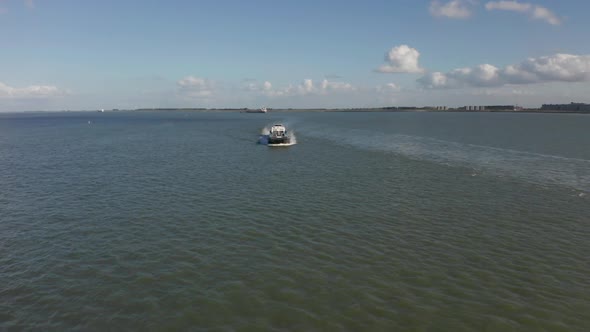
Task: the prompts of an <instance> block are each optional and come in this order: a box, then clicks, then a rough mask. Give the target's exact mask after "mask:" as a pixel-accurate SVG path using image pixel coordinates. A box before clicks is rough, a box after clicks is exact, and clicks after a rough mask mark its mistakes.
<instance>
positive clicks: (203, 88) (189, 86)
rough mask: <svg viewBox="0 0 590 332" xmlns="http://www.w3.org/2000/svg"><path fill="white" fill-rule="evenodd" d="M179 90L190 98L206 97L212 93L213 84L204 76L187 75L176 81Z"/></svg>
mask: <svg viewBox="0 0 590 332" xmlns="http://www.w3.org/2000/svg"><path fill="white" fill-rule="evenodd" d="M176 85H177V86H178V89H179V92H180V93H181V94H183V95H185V96H187V97H191V98H207V97H210V96H211V95H213V92H214V89H213V84H212V83H211V82H210V81H209V80H207V79H204V78H200V77H194V76H187V77H185V78H183V79H181V80H179V81H178V82H176Z"/></svg>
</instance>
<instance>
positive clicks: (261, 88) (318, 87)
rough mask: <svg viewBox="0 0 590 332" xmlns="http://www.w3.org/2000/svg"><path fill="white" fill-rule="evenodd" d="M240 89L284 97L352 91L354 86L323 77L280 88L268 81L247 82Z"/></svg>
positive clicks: (268, 95)
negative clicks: (320, 79)
mask: <svg viewBox="0 0 590 332" xmlns="http://www.w3.org/2000/svg"><path fill="white" fill-rule="evenodd" d="M242 90H244V91H247V92H253V93H256V94H258V95H263V96H267V97H281V96H285V97H286V96H306V95H327V94H332V93H339V92H346V91H354V90H356V88H355V87H354V86H352V84H350V83H346V82H333V81H329V80H327V79H324V80H322V81H321V82H320V83H319V84H316V83H314V81H313V80H312V79H310V78H307V79H304V80H303V81H302V82H301V83H300V84H295V85H294V84H288V85H287V86H284V87H280V88H274V87H273V85H272V83H271V82H269V81H264V82H263V83H257V82H247V84H246V85H244V86H243V87H242Z"/></svg>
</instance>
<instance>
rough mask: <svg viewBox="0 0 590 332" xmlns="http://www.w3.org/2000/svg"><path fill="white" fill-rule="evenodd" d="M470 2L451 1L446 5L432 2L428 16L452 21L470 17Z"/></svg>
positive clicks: (435, 0)
mask: <svg viewBox="0 0 590 332" xmlns="http://www.w3.org/2000/svg"><path fill="white" fill-rule="evenodd" d="M470 5H472V1H466V0H452V1H449V2H447V3H444V4H443V3H440V1H438V0H434V1H432V2H431V3H430V8H429V10H430V14H431V15H432V16H435V17H446V18H454V19H464V18H469V17H471V8H470Z"/></svg>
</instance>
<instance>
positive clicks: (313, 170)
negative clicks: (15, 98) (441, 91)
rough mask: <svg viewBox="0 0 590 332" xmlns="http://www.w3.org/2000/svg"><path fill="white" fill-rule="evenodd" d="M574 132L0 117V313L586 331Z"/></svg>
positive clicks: (153, 117)
mask: <svg viewBox="0 0 590 332" xmlns="http://www.w3.org/2000/svg"><path fill="white" fill-rule="evenodd" d="M89 121H90V123H89ZM272 122H282V123H284V124H286V125H287V126H288V128H291V129H294V130H295V131H296V132H297V137H298V144H297V145H294V146H291V147H288V148H281V149H273V148H268V147H266V146H263V145H259V144H256V140H257V139H258V136H259V133H260V131H261V130H262V128H264V127H265V126H267V125H268V124H269V123H272ZM589 127H590V116H585V115H566V114H472V113H469V114H459V113H446V114H436V113H385V114H379V113H370V114H361V113H269V114H243V113H214V112H211V113H190V112H145V113H140V112H136V113H133V112H129V113H127V112H119V113H59V114H0V330H11V329H14V330H20V329H33V330H43V331H45V330H58V331H62V330H72V329H73V330H198V329H203V330H209V329H212V330H220V331H226V330H227V331H231V330H256V331H258V330H301V331H314V330H315V331H323V330H352V331H359V330H372V331H393V330H398V331H401V330H411V331H426V330H436V331H438V330H441V331H443V330H446V331H482V330H487V331H541V330H545V331H588V330H590V318H588V317H590V316H589V313H590V279H589V277H588V276H589V275H590V260H588V256H587V255H588V252H590V242H588V238H589V236H590V149H588V146H590V136H589V135H588V134H587V128H589Z"/></svg>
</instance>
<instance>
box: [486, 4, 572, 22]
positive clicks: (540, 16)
mask: <svg viewBox="0 0 590 332" xmlns="http://www.w3.org/2000/svg"><path fill="white" fill-rule="evenodd" d="M485 7H486V9H487V10H506V11H513V12H518V13H523V14H526V15H529V16H530V17H531V18H533V19H536V20H541V21H545V22H546V23H549V24H551V25H560V24H561V19H560V18H559V17H558V16H557V15H556V14H555V13H553V12H552V11H550V10H549V9H547V8H545V7H542V6H538V5H534V4H531V3H526V2H518V1H516V0H502V1H490V2H488V3H486V6H485Z"/></svg>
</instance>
